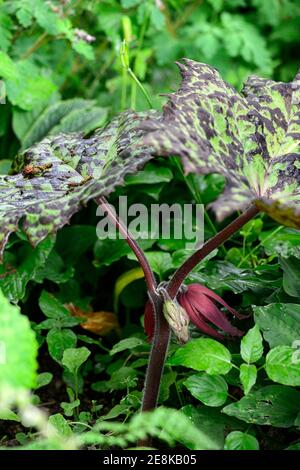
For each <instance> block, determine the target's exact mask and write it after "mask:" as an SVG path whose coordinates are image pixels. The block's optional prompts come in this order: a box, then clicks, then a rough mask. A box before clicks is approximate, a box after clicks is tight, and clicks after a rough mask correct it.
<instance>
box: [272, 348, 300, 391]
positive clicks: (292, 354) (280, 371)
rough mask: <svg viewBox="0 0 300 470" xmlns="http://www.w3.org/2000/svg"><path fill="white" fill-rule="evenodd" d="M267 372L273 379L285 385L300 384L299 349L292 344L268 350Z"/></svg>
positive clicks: (295, 385)
mask: <svg viewBox="0 0 300 470" xmlns="http://www.w3.org/2000/svg"><path fill="white" fill-rule="evenodd" d="M265 367H266V372H267V374H268V376H269V377H270V379H271V380H273V381H274V382H278V383H280V384H283V385H292V386H294V387H299V386H300V358H299V351H298V350H297V349H296V348H293V347H291V346H277V347H276V348H274V349H271V351H269V352H268V354H267V357H266V366H265Z"/></svg>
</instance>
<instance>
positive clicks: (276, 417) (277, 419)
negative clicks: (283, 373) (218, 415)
mask: <svg viewBox="0 0 300 470" xmlns="http://www.w3.org/2000/svg"><path fill="white" fill-rule="evenodd" d="M299 398H300V393H299V392H298V391H297V390H294V389H292V388H289V387H284V386H282V385H268V386H267V387H263V388H261V389H260V390H258V391H257V392H252V393H251V394H249V395H248V396H247V397H243V398H242V399H241V400H239V401H238V402H237V403H232V404H231V405H227V406H226V407H225V408H223V413H226V414H228V415H229V416H234V417H236V418H239V419H241V420H243V421H246V422H247V423H256V424H261V425H271V426H274V427H283V428H285V427H290V426H293V425H294V422H295V419H296V417H297V414H298V413H299V410H300V407H299V401H298V400H299Z"/></svg>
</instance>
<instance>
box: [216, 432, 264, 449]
mask: <svg viewBox="0 0 300 470" xmlns="http://www.w3.org/2000/svg"><path fill="white" fill-rule="evenodd" d="M224 449H225V450H259V443H258V441H257V439H256V438H255V437H254V436H251V435H250V434H246V433H245V432H241V431H232V432H231V433H229V434H228V435H227V436H226V439H225V445H224Z"/></svg>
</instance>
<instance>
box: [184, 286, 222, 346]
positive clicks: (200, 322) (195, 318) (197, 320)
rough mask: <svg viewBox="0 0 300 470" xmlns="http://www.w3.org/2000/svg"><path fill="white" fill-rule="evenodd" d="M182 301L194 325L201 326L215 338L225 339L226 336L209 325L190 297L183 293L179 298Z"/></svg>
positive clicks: (204, 331) (202, 329) (201, 328)
mask: <svg viewBox="0 0 300 470" xmlns="http://www.w3.org/2000/svg"><path fill="white" fill-rule="evenodd" d="M178 300H179V302H180V305H182V307H183V308H184V309H185V310H186V312H187V314H188V315H189V317H190V320H191V322H192V323H194V325H195V326H196V327H197V328H199V330H201V331H202V332H203V333H205V334H207V335H209V336H213V337H214V338H218V339H224V337H223V336H222V335H221V334H220V333H218V331H216V330H214V329H213V328H212V327H211V326H209V325H208V324H207V323H206V322H205V319H204V317H203V316H202V315H201V314H200V313H199V312H198V311H196V310H195V309H194V308H193V306H192V305H191V304H190V303H189V301H188V299H187V298H186V297H185V295H184V294H183V295H181V296H180V299H178Z"/></svg>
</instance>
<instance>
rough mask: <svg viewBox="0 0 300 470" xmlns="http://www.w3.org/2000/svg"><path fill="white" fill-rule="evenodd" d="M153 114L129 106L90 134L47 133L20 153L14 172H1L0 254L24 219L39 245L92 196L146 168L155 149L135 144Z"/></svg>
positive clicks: (105, 193) (25, 225) (110, 190)
mask: <svg viewBox="0 0 300 470" xmlns="http://www.w3.org/2000/svg"><path fill="white" fill-rule="evenodd" d="M150 116H151V117H152V118H153V119H154V120H155V117H157V116H158V115H157V114H156V113H155V112H150V113H147V114H146V115H145V114H144V113H140V114H137V113H135V112H133V111H127V112H125V113H123V114H120V115H119V116H117V117H116V118H115V119H114V120H113V121H112V122H111V123H110V124H109V125H108V126H106V127H105V128H104V129H100V130H98V131H95V132H94V133H93V135H92V136H91V137H88V138H84V136H83V135H80V134H59V135H57V136H48V137H46V138H45V139H43V140H42V141H41V142H40V143H38V144H35V145H34V146H32V147H30V148H29V149H27V150H26V151H24V152H23V153H21V154H19V155H18V157H17V159H16V161H15V164H14V171H15V173H16V174H14V175H9V176H4V175H0V194H1V196H0V257H1V256H2V254H3V250H4V248H5V244H6V242H7V240H8V237H9V235H10V234H11V233H12V232H14V231H16V230H17V229H18V225H19V221H20V220H21V219H22V221H23V229H24V230H25V233H26V235H27V237H28V239H29V240H30V242H31V243H32V245H34V246H35V245H36V244H38V243H39V242H40V241H41V240H43V239H44V238H45V237H46V236H47V235H48V234H49V233H54V232H56V231H57V230H58V229H59V228H60V227H62V226H63V225H65V224H66V223H68V222H69V220H70V218H71V216H72V215H73V214H74V213H76V212H77V211H78V210H79V209H80V208H81V207H82V206H84V205H85V204H86V203H87V202H88V201H89V200H90V199H93V198H95V197H98V196H102V195H108V194H109V193H111V192H112V191H113V189H114V188H115V187H116V186H118V185H121V184H122V183H123V181H124V177H125V176H126V175H128V174H132V173H135V172H136V171H138V170H139V169H140V168H142V167H143V166H144V165H145V163H146V162H147V161H148V160H149V159H150V158H152V153H151V150H150V149H149V148H148V147H144V146H142V147H141V146H137V144H138V143H139V142H140V139H141V137H142V136H143V134H144V131H142V130H141V129H140V123H141V121H142V120H144V119H145V117H147V118H149V117H150Z"/></svg>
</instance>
